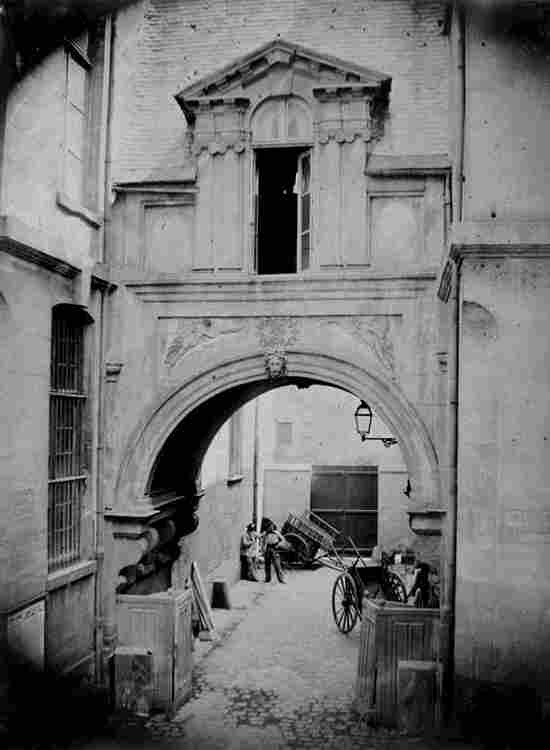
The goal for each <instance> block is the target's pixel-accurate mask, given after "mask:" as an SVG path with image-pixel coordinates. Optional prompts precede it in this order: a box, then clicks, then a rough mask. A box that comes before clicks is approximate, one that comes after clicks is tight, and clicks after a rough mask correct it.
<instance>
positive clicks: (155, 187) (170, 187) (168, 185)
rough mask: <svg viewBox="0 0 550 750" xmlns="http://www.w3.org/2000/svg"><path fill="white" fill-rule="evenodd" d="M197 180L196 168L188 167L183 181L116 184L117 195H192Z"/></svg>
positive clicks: (141, 181) (182, 174)
mask: <svg viewBox="0 0 550 750" xmlns="http://www.w3.org/2000/svg"><path fill="white" fill-rule="evenodd" d="M196 179H197V169H196V167H186V168H185V170H183V171H182V173H181V179H178V180H174V179H169V180H168V179H166V180H163V179H158V180H136V181H135V182H115V183H114V184H113V187H112V189H113V191H114V192H115V193H163V194H166V193H169V194H184V195H192V194H193V193H194V192H195V191H196V188H195V185H194V183H195V181H196Z"/></svg>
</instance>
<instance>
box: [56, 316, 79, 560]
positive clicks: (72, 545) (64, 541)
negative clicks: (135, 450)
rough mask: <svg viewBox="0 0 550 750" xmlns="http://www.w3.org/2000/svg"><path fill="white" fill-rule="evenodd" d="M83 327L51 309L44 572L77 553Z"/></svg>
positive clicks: (71, 318)
mask: <svg viewBox="0 0 550 750" xmlns="http://www.w3.org/2000/svg"><path fill="white" fill-rule="evenodd" d="M85 407H86V393H85V389H84V325H83V321H82V319H81V318H80V317H79V316H78V315H75V314H74V313H72V312H71V311H70V309H69V308H67V307H66V306H63V308H62V309H61V310H59V311H58V310H54V313H53V319H52V348H51V372H50V438H49V440H50V442H49V481H48V570H49V571H50V572H52V571H54V570H58V569H59V568H63V567H66V566H67V565H70V564H71V563H74V562H76V561H77V560H79V558H80V554H81V519H82V500H83V496H84V492H85V489H86V479H87V474H86V471H85V461H84V450H83V442H84V441H83V434H84V413H85Z"/></svg>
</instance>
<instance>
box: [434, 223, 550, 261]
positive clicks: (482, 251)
mask: <svg viewBox="0 0 550 750" xmlns="http://www.w3.org/2000/svg"><path fill="white" fill-rule="evenodd" d="M449 257H450V258H451V260H453V261H454V262H455V263H456V264H457V265H460V263H462V262H463V261H464V260H465V259H467V258H472V259H475V260H499V259H505V258H514V257H517V258H550V222H547V221H502V222H500V221H479V222H478V221H476V222H463V223H461V224H457V225H456V226H454V227H453V229H452V232H451V238H450V252H449Z"/></svg>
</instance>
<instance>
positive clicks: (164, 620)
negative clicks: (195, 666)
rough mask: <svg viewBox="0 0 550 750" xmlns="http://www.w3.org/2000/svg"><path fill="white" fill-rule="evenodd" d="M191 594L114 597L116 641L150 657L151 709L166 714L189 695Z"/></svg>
mask: <svg viewBox="0 0 550 750" xmlns="http://www.w3.org/2000/svg"><path fill="white" fill-rule="evenodd" d="M192 599H193V594H192V592H191V590H186V591H181V592H177V593H175V594H172V593H169V592H166V593H162V594H150V595H148V596H141V595H133V594H123V595H119V596H118V597H117V621H118V641H119V644H120V645H121V646H138V647H141V648H146V649H148V650H149V651H151V652H152V653H153V676H154V679H153V700H152V703H153V708H158V709H163V710H164V711H166V712H168V713H170V712H172V711H173V710H174V709H175V708H176V707H177V706H178V705H179V704H180V703H182V702H183V701H184V700H185V699H186V698H187V697H188V696H189V694H190V692H191V673H192V653H191V646H192V641H191V603H192Z"/></svg>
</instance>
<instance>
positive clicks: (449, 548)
mask: <svg viewBox="0 0 550 750" xmlns="http://www.w3.org/2000/svg"><path fill="white" fill-rule="evenodd" d="M452 35H453V36H452V43H453V47H452V50H453V63H454V65H453V68H454V71H455V77H454V97H455V106H454V108H453V109H454V133H455V138H454V141H455V143H454V170H453V182H452V192H453V196H452V197H453V199H454V201H453V202H454V205H453V211H452V221H453V224H454V225H455V226H456V224H458V223H459V222H460V221H462V219H463V207H464V183H463V175H464V134H465V110H466V82H465V81H466V79H465V60H466V43H465V14H464V8H463V7H462V3H461V2H460V0H458V1H456V2H455V3H454V7H453V22H452ZM455 288H456V299H454V300H450V302H449V304H454V305H455V315H456V325H455V334H456V335H455V341H454V347H455V352H454V354H455V356H454V360H455V381H454V385H453V388H452V391H451V392H450V393H449V419H450V424H449V433H450V435H452V438H453V451H452V455H451V456H450V463H451V465H452V467H453V469H454V477H453V478H452V485H451V486H450V488H449V489H450V493H449V508H448V516H447V528H446V539H445V548H446V550H445V551H446V555H445V576H444V583H445V586H444V592H443V593H444V596H443V600H442V602H441V629H442V632H441V636H442V637H441V661H442V665H443V686H442V687H443V709H444V711H445V714H446V716H445V719H447V720H449V719H450V718H451V717H452V711H453V699H454V688H453V686H454V656H455V648H454V635H455V606H456V554H457V513H458V437H459V435H458V430H459V428H458V400H459V375H460V372H459V367H460V362H459V347H460V338H459V337H460V269H457V271H456V285H455Z"/></svg>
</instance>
